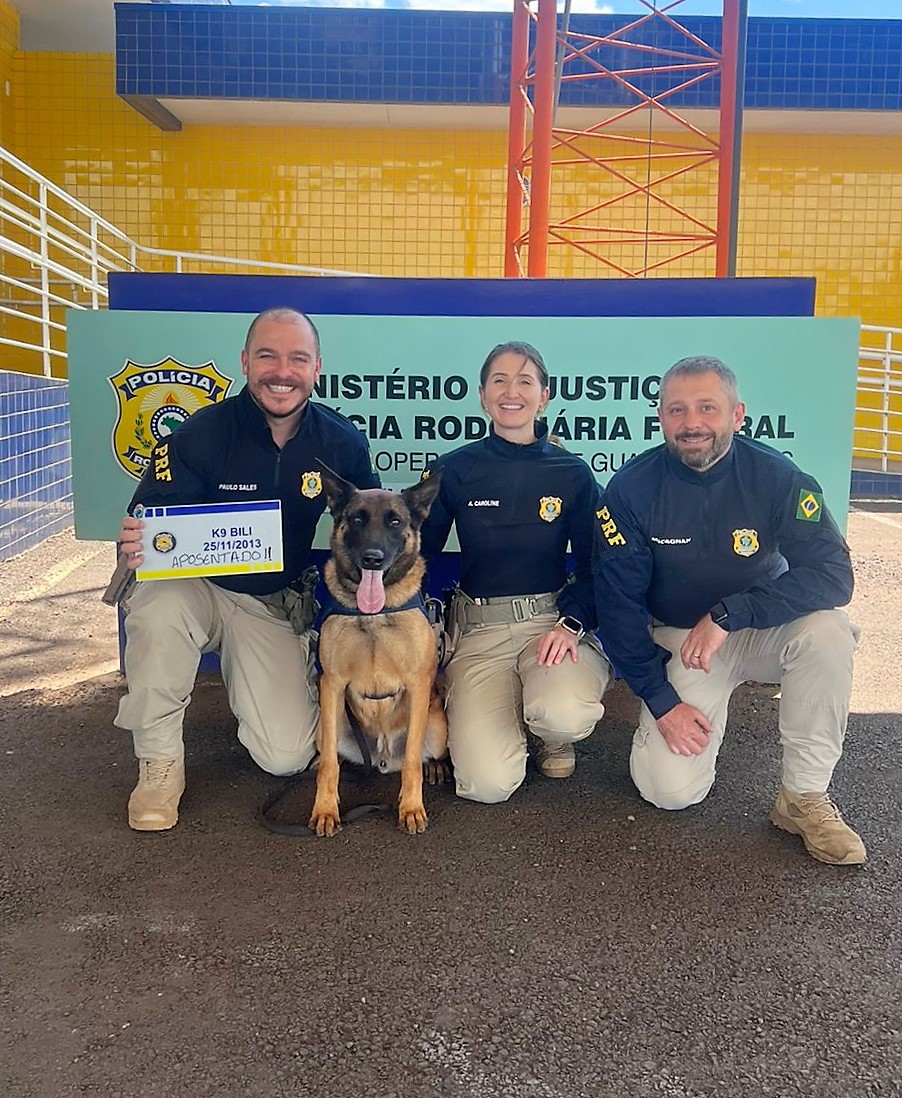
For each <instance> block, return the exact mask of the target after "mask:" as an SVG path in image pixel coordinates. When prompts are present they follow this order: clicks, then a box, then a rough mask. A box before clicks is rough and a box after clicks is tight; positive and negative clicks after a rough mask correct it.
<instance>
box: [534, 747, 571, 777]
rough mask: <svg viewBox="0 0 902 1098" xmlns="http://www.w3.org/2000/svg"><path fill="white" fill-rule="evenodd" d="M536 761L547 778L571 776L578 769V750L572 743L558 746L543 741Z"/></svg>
mask: <svg viewBox="0 0 902 1098" xmlns="http://www.w3.org/2000/svg"><path fill="white" fill-rule="evenodd" d="M536 762H537V763H538V766H539V770H540V771H541V772H542V773H543V774H544V775H545V777H546V778H569V777H570V776H571V775H572V774H573V771H574V770H576V752H575V751H574V749H573V744H572V743H562V744H560V745H559V746H558V747H549V746H548V744H546V743H541V744H539V748H538V751H537V752H536Z"/></svg>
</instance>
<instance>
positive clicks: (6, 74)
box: [0, 0, 19, 148]
mask: <svg viewBox="0 0 902 1098" xmlns="http://www.w3.org/2000/svg"><path fill="white" fill-rule="evenodd" d="M18 48H19V13H18V12H17V11H16V10H15V9H14V8H11V7H10V6H9V4H7V3H6V2H5V0H0V145H5V146H6V147H7V148H9V146H10V145H11V144H12V142H13V141H14V140H15V135H14V132H13V86H14V83H15V75H14V62H15V56H16V50H17V49H18Z"/></svg>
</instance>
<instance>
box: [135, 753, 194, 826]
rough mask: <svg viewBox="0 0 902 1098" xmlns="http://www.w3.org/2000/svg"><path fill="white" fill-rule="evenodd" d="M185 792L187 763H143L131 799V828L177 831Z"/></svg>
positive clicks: (139, 767) (164, 761) (157, 760)
mask: <svg viewBox="0 0 902 1098" xmlns="http://www.w3.org/2000/svg"><path fill="white" fill-rule="evenodd" d="M184 792H185V760H184V759H139V760H138V784H137V785H136V786H135V788H134V789H133V790H132V795H131V796H130V797H129V799H128V826H129V827H130V828H132V829H133V830H134V831H168V830H169V828H170V827H175V825H176V822H177V820H178V818H179V800H180V799H181V796H182V794H183V793H184Z"/></svg>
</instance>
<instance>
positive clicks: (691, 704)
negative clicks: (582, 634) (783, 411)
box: [594, 357, 866, 865]
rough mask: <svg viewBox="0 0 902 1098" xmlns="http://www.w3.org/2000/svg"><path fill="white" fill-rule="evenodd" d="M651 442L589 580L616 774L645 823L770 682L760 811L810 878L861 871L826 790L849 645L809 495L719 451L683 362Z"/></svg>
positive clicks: (710, 776)
mask: <svg viewBox="0 0 902 1098" xmlns="http://www.w3.org/2000/svg"><path fill="white" fill-rule="evenodd" d="M658 416H659V419H660V422H661V428H662V431H663V434H664V439H665V442H664V443H663V444H662V445H660V446H657V447H655V448H653V449H651V450H648V451H646V452H645V453H643V454H640V455H638V456H637V457H636V458H634V459H633V460H632V461H630V462H628V463H627V464H626V465H625V466H624V467H623V468H622V469H621V470H619V471H618V472H617V473H616V474H615V475H614V476H613V477H612V478H611V481H610V483H609V484H608V487H607V489H606V491H605V493H604V500H603V502H602V504H601V505H600V507H599V511H598V535H597V543H596V544H597V552H596V558H595V564H594V575H595V589H596V599H597V610H598V620H599V622H601V623H602V627H601V633H602V639H603V641H604V645H605V650H606V652H607V654H608V656H609V657H610V658H611V660H612V662H613V664H614V666H615V667H616V668H617V669H618V671H619V673H620V674H621V675H622V676H623V678H624V679H625V680H626V682H627V683H628V684H629V686H630V687H631V688H632V690H633V692H634V693H635V694H636V695H637V696H638V697H639V698H640V699H641V701H642V706H641V713H640V718H639V727H638V729H637V731H636V734H635V736H634V739H633V746H632V753H631V756H630V771H631V773H632V776H633V781H634V782H635V783H636V786H637V788H638V789H639V792H640V793H641V794H642V796H643V797H644V798H645V800H647V801H650V802H651V803H652V804H654V805H657V806H658V807H659V808H665V809H680V808H685V807H687V806H688V805H692V804H697V803H698V802H699V801H701V800H703V799H704V798H705V797H706V796H707V795H708V792H709V790H710V789H711V786H712V785H713V783H714V774H715V764H716V761H717V753H718V750H719V748H720V745H721V741H722V739H723V735H724V729H725V725H726V718H727V705H728V703H729V700H730V695H731V694H732V692H733V690H734V689H735V688H736V687H737V686H738V685H739V684H740V683H742V682H745V681H750V680H751V681H758V682H779V683H780V687H781V700H780V718H779V724H780V741H781V744H782V748H783V760H782V786H781V789H780V791H779V793H778V795H777V800H776V803H775V805H774V807H773V810H772V812H771V816H770V818H771V821H772V822H773V823H774V824H775V825H776V826H777V827H779V828H782V829H783V830H785V831H789V832H792V833H793V834H796V835H800V836H801V838H802V840H803V842H804V844H805V846H806V848H807V850H808V851H809V853H810V854H811V855H812V856H813V857H815V858H817V859H819V860H820V861H823V862H829V863H833V864H838V865H850V864H860V863H863V862H864V861H865V860H866V854H865V848H864V844H863V843H862V841H861V839H860V837H859V836H858V835H857V834H856V833H855V832H854V831H853V830H852V829H851V828H850V827H849V826H848V825H847V824H846V823H845V822H844V820H843V818H842V816H841V815H840V813H839V811H838V809H837V808H836V806H835V805H834V804H833V802H832V801H831V799H830V797H829V795H828V793H827V789H828V787H829V784H830V780H831V778H832V775H833V770H834V768H835V767H836V764H837V763H838V761H839V758H840V756H841V754H842V747H843V738H844V736H845V730H846V721H847V718H848V713H849V705H850V698H851V691H852V660H853V654H854V651H855V647H856V643H857V635H858V631H857V629H856V628H855V627H854V626H853V625H851V624H850V622H849V619H848V618H847V616H846V615H845V613H844V612H843V611H842V610H838V609H836V607H839V606H844V605H845V604H846V603H848V601H849V599H850V598H851V595H852V586H853V579H852V567H851V563H850V559H849V550H848V546H847V545H846V543H845V541H844V540H843V537H842V535H841V534H840V532H839V530H838V529H837V527H836V524H835V522H834V521H833V518H832V517H831V515H830V513H829V511H828V510H827V508H826V507H825V505H824V501H823V496H822V493H821V489H820V486H819V485H818V483H817V481H816V480H815V479H814V478H813V477H811V476H809V475H808V474H806V473H803V472H802V471H801V470H800V469H798V468H797V467H796V466H795V465H794V464H793V463H792V462H791V461H790V460H789V459H788V458H786V457H785V456H784V455H783V454H780V453H778V452H777V451H775V450H772V449H771V448H770V447H768V446H765V445H763V444H761V443H758V442H754V441H752V440H751V439H747V438H744V437H742V436H741V435H737V434H736V433H735V432H736V431H738V429H739V428H740V427H741V425H742V422H743V419H744V416H745V405H744V404H743V403H742V401H741V400H740V399H739V394H738V391H737V384H736V377H735V375H734V374H733V372H732V370H730V369H729V368H728V367H727V366H725V365H724V364H723V363H722V362H721V361H720V360H719V359H716V358H709V357H693V358H684V359H681V360H680V361H679V362H677V363H676V364H675V365H674V366H672V367H671V368H670V369H669V370H668V371H667V373H666V374H665V375H664V377H663V378H662V380H661V394H660V405H659V409H658Z"/></svg>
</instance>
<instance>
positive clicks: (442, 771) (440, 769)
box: [423, 758, 454, 785]
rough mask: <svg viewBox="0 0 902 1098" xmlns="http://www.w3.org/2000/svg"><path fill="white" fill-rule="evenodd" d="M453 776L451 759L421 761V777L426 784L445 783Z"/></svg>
mask: <svg viewBox="0 0 902 1098" xmlns="http://www.w3.org/2000/svg"><path fill="white" fill-rule="evenodd" d="M453 776H454V770H453V769H452V767H451V760H450V759H448V758H445V759H427V760H426V762H424V763H423V778H424V780H425V781H426V783H427V784H428V785H445V784H446V782H450V781H451V778H452V777H453Z"/></svg>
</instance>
